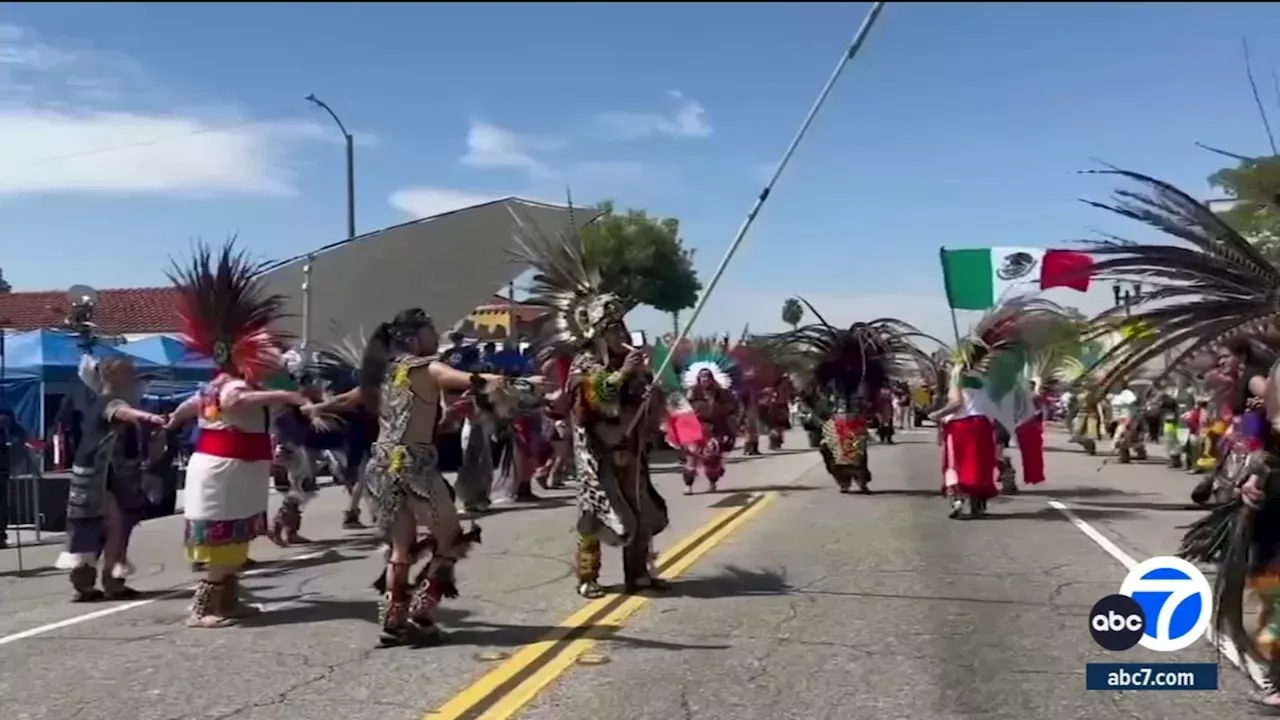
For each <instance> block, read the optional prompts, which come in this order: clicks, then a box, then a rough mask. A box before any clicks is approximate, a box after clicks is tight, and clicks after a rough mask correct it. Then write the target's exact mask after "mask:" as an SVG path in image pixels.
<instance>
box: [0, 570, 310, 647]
mask: <svg viewBox="0 0 1280 720" xmlns="http://www.w3.org/2000/svg"><path fill="white" fill-rule="evenodd" d="M330 552H331V550H317V551H315V552H309V553H303V554H301V555H294V556H293V557H289V558H284V559H283V560H280V561H278V562H277V563H275V564H274V565H273V567H263V568H253V569H251V570H245V571H244V572H243V573H241V575H242V576H244V577H253V576H254V575H261V574H263V573H267V572H271V571H274V570H276V569H278V565H280V564H284V565H287V564H289V563H296V562H304V561H307V560H314V559H315V558H318V557H323V556H325V555H327V554H329V553H330ZM195 587H196V584H195V583H191V584H190V585H184V586H182V587H180V588H177V589H174V590H170V591H168V592H164V593H161V594H160V595H156V596H155V597H149V598H146V599H143V600H134V601H133V602H127V603H124V604H123V605H112V606H111V607H108V608H103V609H101V610H96V611H94V612H91V613H85V614H84V615H76V616H75V617H69V618H67V619H66V620H59V621H58V622H55V623H49V624H48V625H41V626H39V627H33V628H31V629H30V630H23V631H22V632H18V633H14V634H12V635H5V636H4V637H0V645H8V644H9V643H13V642H18V641H19V640H26V639H27V638H33V637H35V636H37V635H44V634H45V633H50V632H53V631H54V630H61V629H62V628H65V627H71V626H72V625H79V624H80V623H86V622H89V621H90V620H97V619H98V618H104V617H107V616H109V615H115V614H117V613H122V612H126V611H129V610H133V609H134V608H140V607H144V606H146V605H150V604H152V603H157V602H160V601H161V600H172V599H173V598H175V597H178V596H180V595H182V594H183V593H187V592H191V591H192V590H194V589H195Z"/></svg>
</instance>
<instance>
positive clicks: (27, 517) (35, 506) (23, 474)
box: [0, 443, 44, 572]
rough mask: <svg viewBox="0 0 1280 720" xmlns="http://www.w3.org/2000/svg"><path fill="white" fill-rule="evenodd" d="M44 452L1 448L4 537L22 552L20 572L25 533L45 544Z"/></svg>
mask: <svg viewBox="0 0 1280 720" xmlns="http://www.w3.org/2000/svg"><path fill="white" fill-rule="evenodd" d="M42 455H43V452H41V451H40V450H38V449H35V448H30V447H28V446H27V445H25V444H23V443H11V444H9V445H8V446H7V447H0V502H3V503H4V506H3V507H2V508H0V518H3V519H4V528H3V531H2V533H0V537H3V539H4V540H5V544H7V546H8V547H10V548H13V549H14V550H16V551H17V553H18V570H19V571H20V572H21V571H22V570H24V569H25V568H24V567H23V560H22V545H23V539H24V534H25V532H30V533H32V534H33V535H34V536H35V543H36V544H37V545H39V544H40V542H41V526H42V525H43V524H44V515H43V513H42V512H41V510H40V486H41V484H42V481H43V479H44V472H43V468H42V465H43V463H42V462H41V460H42Z"/></svg>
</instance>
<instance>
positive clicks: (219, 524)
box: [170, 242, 307, 628]
mask: <svg viewBox="0 0 1280 720" xmlns="http://www.w3.org/2000/svg"><path fill="white" fill-rule="evenodd" d="M260 269H261V268H260V267H259V266H258V265H257V264H255V263H253V262H251V261H250V260H249V259H248V257H247V256H246V255H245V254H244V253H243V252H240V251H237V250H236V249H235V247H234V245H233V244H232V243H230V242H228V243H227V244H226V245H224V246H223V248H222V250H221V251H220V253H219V254H218V257H217V259H216V260H215V259H214V258H213V253H212V252H211V251H210V250H209V249H208V248H207V247H205V246H203V245H201V246H199V247H198V248H197V250H196V254H195V258H194V259H193V261H192V263H191V265H190V266H188V267H185V268H177V269H176V271H175V273H174V274H173V275H171V277H172V279H173V281H174V283H175V284H176V285H177V286H178V288H179V290H180V291H181V292H182V300H181V305H180V308H179V315H180V317H181V321H182V326H183V338H182V339H183V342H184V343H186V345H187V347H188V348H189V349H190V350H191V352H192V353H193V354H196V355H203V356H207V357H212V358H213V360H214V362H215V363H217V365H218V375H217V377H215V378H214V379H213V381H212V382H210V383H209V384H208V385H207V386H206V387H204V388H203V389H202V390H201V391H200V392H199V393H197V394H196V395H195V396H194V397H192V398H191V399H190V400H188V401H187V402H185V403H183V404H182V405H181V406H180V407H179V408H178V409H177V410H176V411H175V412H174V414H173V416H172V418H171V420H170V426H171V427H176V426H178V425H180V424H183V423H185V422H187V421H189V420H190V419H192V418H193V417H194V418H196V419H197V422H198V423H199V426H200V436H199V439H198V440H197V441H196V448H195V452H194V454H192V456H191V460H190V462H189V463H188V464H187V479H186V489H185V494H184V496H183V500H184V508H183V515H184V516H185V517H186V532H185V541H186V546H187V558H188V560H189V561H190V562H192V563H193V564H202V565H203V566H204V567H205V570H206V575H205V578H204V579H203V580H201V581H200V583H199V584H198V585H197V586H196V592H195V598H194V600H193V602H192V604H191V617H190V619H189V620H188V625H190V626H192V627H204V628H215V627H224V626H226V625H230V624H232V623H233V622H234V621H235V619H236V618H237V617H239V616H241V615H244V614H246V613H247V612H248V611H249V608H248V606H246V605H244V604H243V603H242V602H241V600H240V584H239V577H238V574H239V571H240V568H241V567H242V566H243V565H244V564H245V561H246V560H247V559H248V556H249V543H250V542H251V541H252V540H253V539H254V538H256V537H258V536H260V535H264V534H266V530H267V498H268V494H269V488H270V485H271V459H272V454H273V449H274V448H273V446H272V442H271V433H270V409H271V408H272V407H281V406H286V405H295V406H302V405H305V404H306V403H307V399H306V398H305V397H303V396H302V395H301V394H300V393H297V392H293V391H288V390H266V389H264V388H263V386H262V385H261V383H262V381H263V380H264V379H265V378H266V377H267V376H268V375H270V374H271V373H273V372H276V371H278V370H279V368H280V367H281V362H282V361H281V349H280V348H281V345H282V342H283V338H282V337H281V336H280V335H278V334H277V333H275V332H274V331H273V330H272V329H271V325H272V323H274V322H275V321H276V320H278V319H279V318H280V317H281V315H282V309H283V303H284V299H283V298H282V297H281V296H279V295H268V294H267V293H266V292H265V290H264V288H263V287H262V285H261V283H260V282H259V281H258V280H256V279H255V278H256V277H257V276H258V274H259V271H260Z"/></svg>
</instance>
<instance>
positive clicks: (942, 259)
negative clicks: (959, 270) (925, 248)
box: [938, 245, 960, 348]
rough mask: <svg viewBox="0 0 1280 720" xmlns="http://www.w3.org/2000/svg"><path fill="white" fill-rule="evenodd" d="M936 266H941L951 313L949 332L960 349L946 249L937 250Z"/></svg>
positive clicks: (958, 326)
mask: <svg viewBox="0 0 1280 720" xmlns="http://www.w3.org/2000/svg"><path fill="white" fill-rule="evenodd" d="M938 264H939V265H941V266H942V286H943V287H944V288H945V289H946V291H947V309H948V310H950V311H951V332H952V333H953V334H954V335H955V338H956V347H957V348H959V347H960V321H959V320H958V319H957V318H956V309H955V308H954V307H951V278H949V277H947V248H946V246H945V245H944V246H942V247H940V248H938Z"/></svg>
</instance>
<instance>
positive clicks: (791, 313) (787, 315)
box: [782, 298, 804, 330]
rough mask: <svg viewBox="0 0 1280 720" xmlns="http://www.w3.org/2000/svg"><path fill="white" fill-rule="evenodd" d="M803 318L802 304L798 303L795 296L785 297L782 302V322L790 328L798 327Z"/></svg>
mask: <svg viewBox="0 0 1280 720" xmlns="http://www.w3.org/2000/svg"><path fill="white" fill-rule="evenodd" d="M801 320H804V306H803V305H801V304H800V300H799V299H797V298H787V299H786V300H785V301H783V303H782V322H784V323H786V324H788V325H790V326H791V329H792V330H795V329H796V328H798V327H800V321H801Z"/></svg>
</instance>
